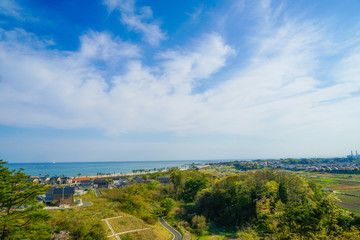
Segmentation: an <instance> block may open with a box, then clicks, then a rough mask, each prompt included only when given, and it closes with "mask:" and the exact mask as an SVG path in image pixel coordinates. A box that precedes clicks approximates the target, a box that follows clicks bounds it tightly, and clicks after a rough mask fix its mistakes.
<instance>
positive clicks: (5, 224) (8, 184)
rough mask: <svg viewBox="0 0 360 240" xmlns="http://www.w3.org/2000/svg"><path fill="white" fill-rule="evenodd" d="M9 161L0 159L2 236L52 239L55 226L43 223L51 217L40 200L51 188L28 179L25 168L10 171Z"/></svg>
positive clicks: (0, 229) (0, 227)
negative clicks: (37, 198)
mask: <svg viewBox="0 0 360 240" xmlns="http://www.w3.org/2000/svg"><path fill="white" fill-rule="evenodd" d="M6 163H7V162H5V161H3V160H1V159H0V239H1V240H4V239H49V238H50V230H51V228H50V227H49V226H47V225H45V224H43V223H44V222H45V221H46V220H48V219H49V218H50V216H49V214H48V213H47V212H45V211H44V210H41V209H42V208H43V206H42V205H41V204H38V201H37V200H36V197H37V196H38V195H41V194H44V193H45V192H46V190H47V187H45V186H44V185H41V184H35V183H34V182H32V181H30V182H27V178H28V177H29V176H27V175H26V174H25V173H23V172H22V171H23V170H24V169H20V170H18V171H16V170H12V171H10V170H9V169H8V168H6V167H5V166H4V165H5V164H6Z"/></svg>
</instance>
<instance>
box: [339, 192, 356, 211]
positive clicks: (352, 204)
mask: <svg viewBox="0 0 360 240" xmlns="http://www.w3.org/2000/svg"><path fill="white" fill-rule="evenodd" d="M337 197H338V198H339V199H340V200H341V202H339V203H338V205H339V206H340V207H343V208H346V209H351V210H355V211H359V212H360V197H354V196H348V195H343V194H337Z"/></svg>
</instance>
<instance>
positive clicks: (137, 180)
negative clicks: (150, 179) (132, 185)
mask: <svg viewBox="0 0 360 240" xmlns="http://www.w3.org/2000/svg"><path fill="white" fill-rule="evenodd" d="M131 182H136V183H142V182H144V179H143V178H142V177H134V178H133V179H131Z"/></svg>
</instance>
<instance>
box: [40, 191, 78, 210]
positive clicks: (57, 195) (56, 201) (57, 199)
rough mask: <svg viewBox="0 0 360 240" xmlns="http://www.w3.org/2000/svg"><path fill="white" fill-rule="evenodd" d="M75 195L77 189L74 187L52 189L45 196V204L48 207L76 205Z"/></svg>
mask: <svg viewBox="0 0 360 240" xmlns="http://www.w3.org/2000/svg"><path fill="white" fill-rule="evenodd" d="M74 194H75V188H74V187H63V188H56V187H52V188H50V189H49V191H48V192H47V193H46V196H45V203H46V204H48V205H56V206H60V205H64V204H68V205H73V204H74Z"/></svg>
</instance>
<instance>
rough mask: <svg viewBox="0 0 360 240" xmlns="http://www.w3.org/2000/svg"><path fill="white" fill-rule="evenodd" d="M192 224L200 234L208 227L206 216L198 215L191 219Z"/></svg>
mask: <svg viewBox="0 0 360 240" xmlns="http://www.w3.org/2000/svg"><path fill="white" fill-rule="evenodd" d="M191 226H192V228H193V229H194V230H195V232H196V233H197V234H199V235H201V234H202V233H203V231H204V230H205V229H206V228H207V224H206V218H205V217H204V216H199V215H196V216H194V217H193V218H192V219H191Z"/></svg>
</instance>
